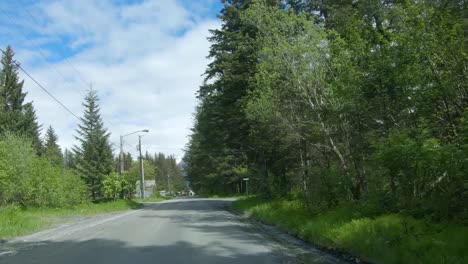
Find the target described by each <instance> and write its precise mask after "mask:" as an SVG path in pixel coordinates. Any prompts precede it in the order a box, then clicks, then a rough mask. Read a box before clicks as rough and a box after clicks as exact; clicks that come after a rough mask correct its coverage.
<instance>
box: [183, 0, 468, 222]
mask: <svg viewBox="0 0 468 264" xmlns="http://www.w3.org/2000/svg"><path fill="white" fill-rule="evenodd" d="M223 3H224V7H223V9H222V11H221V13H220V14H219V18H220V19H221V20H222V22H223V24H222V26H221V28H220V29H217V30H212V31H211V37H210V38H209V40H210V42H211V49H210V53H209V58H211V59H212V61H211V63H210V64H209V65H208V67H207V69H206V72H205V82H204V84H203V85H201V86H200V88H199V90H198V99H199V105H198V107H197V110H196V114H195V125H194V127H193V129H192V135H191V138H190V142H189V144H188V145H187V152H186V155H185V157H184V161H185V163H186V170H187V173H188V177H189V178H190V181H191V184H192V187H193V188H194V190H195V191H198V192H202V193H212V194H215V193H216V194H219V193H222V194H234V193H239V192H243V191H244V189H245V187H244V184H245V183H244V182H243V178H246V177H248V178H249V179H250V181H249V189H252V190H253V191H254V192H255V193H257V194H261V195H264V196H266V197H269V198H275V197H276V198H277V197H289V198H292V199H299V200H300V201H302V202H303V204H304V206H306V207H307V208H309V209H310V210H311V211H319V210H322V209H323V208H332V207H335V206H339V205H341V204H345V203H356V202H357V203H359V202H365V203H372V204H375V205H378V208H380V210H383V211H385V212H394V211H405V212H410V213H411V214H414V215H429V216H433V217H435V218H465V219H466V216H467V215H468V214H467V213H468V212H467V208H466V204H468V191H467V186H468V162H467V161H468V144H467V143H468V140H467V138H468V111H467V109H468V89H467V83H468V80H467V77H466V76H468V75H467V56H466V54H467V53H466V47H467V45H466V41H465V38H464V36H465V35H466V27H464V12H465V11H464V10H465V9H464V8H465V3H464V1H453V0H450V1H449V0H442V1H436V0H422V1H415V0H385V1H383V0H371V1H351V0H349V1H348V0H345V1H341V0H340V1H338V0H328V1H316V0H305V1H303V0H301V1H297V0H289V1H278V0H225V1H223Z"/></svg>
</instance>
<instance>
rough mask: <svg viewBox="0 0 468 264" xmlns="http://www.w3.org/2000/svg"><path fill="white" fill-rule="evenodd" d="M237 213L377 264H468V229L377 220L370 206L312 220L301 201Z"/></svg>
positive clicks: (247, 202) (254, 205)
mask: <svg viewBox="0 0 468 264" xmlns="http://www.w3.org/2000/svg"><path fill="white" fill-rule="evenodd" d="M234 207H235V208H236V209H238V210H241V211H244V212H246V213H248V214H250V215H252V216H253V217H255V218H257V219H259V220H261V221H262V222H265V223H267V224H272V225H276V226H278V227H279V228H281V229H283V230H286V231H288V232H289V233H292V234H294V235H296V236H299V237H301V238H303V239H305V240H307V241H310V242H313V243H314V244H318V245H321V246H325V247H329V248H333V249H339V250H344V251H346V252H350V253H353V254H355V255H358V256H360V257H363V258H366V259H369V260H372V262H376V263H467V261H468V254H467V251H466V246H465V245H466V242H467V237H468V227H466V226H464V225H455V224H447V223H435V222H430V221H424V220H418V219H415V218H413V217H410V216H407V215H403V214H379V213H376V212H375V210H374V209H373V208H369V207H368V206H367V205H361V206H360V205H345V206H342V207H335V208H333V209H329V210H326V211H323V212H321V213H319V214H311V213H310V211H308V210H307V209H306V208H304V207H302V206H300V203H299V202H298V201H286V200H274V201H271V200H264V199H259V198H257V197H251V198H248V199H241V200H237V201H235V202H234Z"/></svg>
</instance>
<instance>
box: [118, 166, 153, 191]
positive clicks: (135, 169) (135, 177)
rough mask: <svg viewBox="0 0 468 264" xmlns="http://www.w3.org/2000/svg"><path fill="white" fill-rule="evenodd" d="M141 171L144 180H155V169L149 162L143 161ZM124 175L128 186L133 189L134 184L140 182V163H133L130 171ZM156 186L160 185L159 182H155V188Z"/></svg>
mask: <svg viewBox="0 0 468 264" xmlns="http://www.w3.org/2000/svg"><path fill="white" fill-rule="evenodd" d="M143 169H144V171H145V180H156V167H155V166H154V165H153V164H152V163H151V162H150V161H147V160H143ZM125 175H126V178H127V180H128V183H129V184H130V186H133V188H134V189H135V186H136V182H137V181H139V180H140V162H139V161H134V162H133V165H132V166H131V167H130V170H129V171H127V172H126V173H125ZM158 184H161V182H160V181H158V180H156V186H158ZM133 192H135V190H133Z"/></svg>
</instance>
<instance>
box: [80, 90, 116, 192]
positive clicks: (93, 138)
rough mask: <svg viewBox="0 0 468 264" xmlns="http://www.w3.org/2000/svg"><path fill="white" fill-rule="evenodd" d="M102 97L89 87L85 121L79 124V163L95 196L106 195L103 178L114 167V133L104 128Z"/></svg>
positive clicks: (82, 173)
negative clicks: (110, 138)
mask: <svg viewBox="0 0 468 264" xmlns="http://www.w3.org/2000/svg"><path fill="white" fill-rule="evenodd" d="M98 103H99V98H98V96H97V92H96V91H95V90H92V89H91V90H89V91H88V94H87V95H86V97H85V102H84V103H83V106H84V108H85V111H84V117H83V118H82V120H81V121H82V124H80V125H78V130H77V133H78V136H77V137H76V139H77V140H78V141H79V146H75V148H74V151H75V158H76V167H77V170H78V172H79V173H80V175H81V177H82V179H83V180H84V181H85V182H86V185H87V186H88V189H89V193H90V195H91V197H92V198H93V200H99V199H101V198H102V197H103V196H104V191H103V184H102V182H103V180H104V177H105V176H106V175H109V174H110V173H111V171H112V168H113V156H112V148H111V145H110V142H109V137H110V133H109V132H108V131H107V129H106V128H104V123H103V121H102V118H101V114H100V108H99V105H98Z"/></svg>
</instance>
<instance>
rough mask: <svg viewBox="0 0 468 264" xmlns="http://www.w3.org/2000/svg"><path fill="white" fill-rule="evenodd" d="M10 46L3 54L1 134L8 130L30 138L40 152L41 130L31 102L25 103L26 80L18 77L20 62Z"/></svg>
mask: <svg viewBox="0 0 468 264" xmlns="http://www.w3.org/2000/svg"><path fill="white" fill-rule="evenodd" d="M14 55H15V53H14V52H13V49H12V48H11V47H10V46H8V47H7V48H6V50H5V52H4V53H3V55H2V59H1V67H2V68H1V69H0V134H3V133H4V132H6V131H11V132H15V133H19V134H22V135H24V136H27V137H28V138H30V139H31V140H32V142H33V145H34V148H35V149H36V152H37V153H38V154H40V153H41V141H40V130H41V126H40V125H39V124H38V123H37V117H36V112H35V110H34V107H33V105H32V103H31V102H29V103H25V102H24V100H25V97H26V93H25V92H23V85H24V80H23V81H20V80H19V77H18V69H19V63H18V62H16V61H15V60H14V59H13V57H14Z"/></svg>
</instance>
